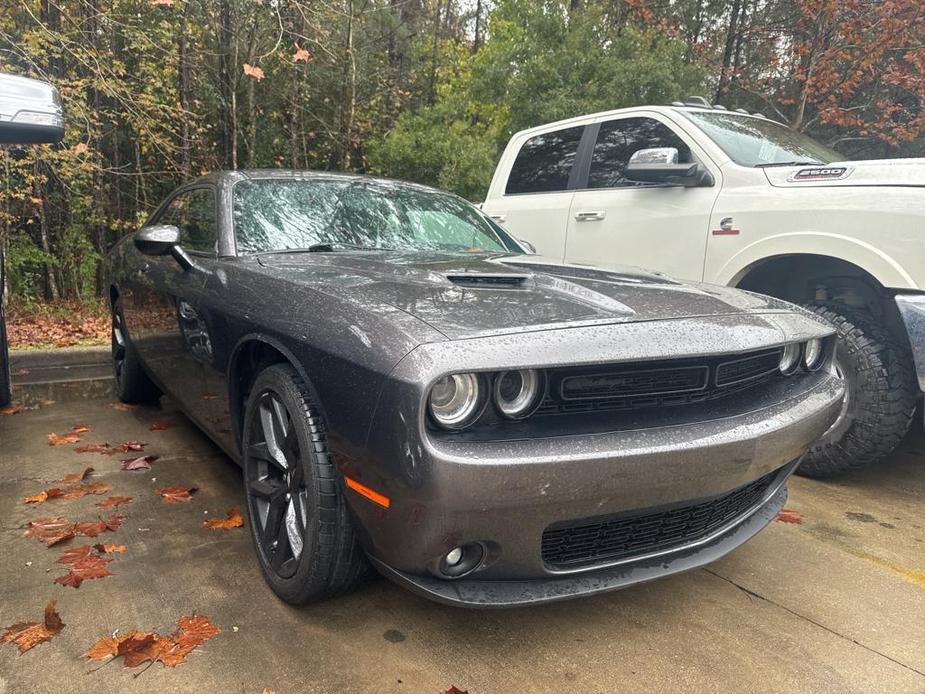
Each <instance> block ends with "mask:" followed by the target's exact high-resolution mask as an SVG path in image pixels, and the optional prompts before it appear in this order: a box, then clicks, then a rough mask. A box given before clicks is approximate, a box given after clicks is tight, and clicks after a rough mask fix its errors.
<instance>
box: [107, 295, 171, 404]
mask: <svg viewBox="0 0 925 694" xmlns="http://www.w3.org/2000/svg"><path fill="white" fill-rule="evenodd" d="M110 337H111V343H112V369H113V375H114V376H115V379H116V396H117V397H118V398H119V400H121V401H122V402H127V403H145V402H153V401H155V400H157V398H158V397H160V394H161V392H160V391H159V390H158V388H157V386H155V385H154V383H152V382H151V379H150V378H148V375H147V374H146V373H145V370H144V367H142V365H141V361H140V360H139V359H138V353H137V352H136V351H135V346H134V345H133V344H132V341H131V340H130V339H129V337H128V333H127V332H126V330H125V318H124V317H123V315H122V302H121V301H120V300H118V299H116V301H115V303H114V304H113V306H112V330H111V332H110Z"/></svg>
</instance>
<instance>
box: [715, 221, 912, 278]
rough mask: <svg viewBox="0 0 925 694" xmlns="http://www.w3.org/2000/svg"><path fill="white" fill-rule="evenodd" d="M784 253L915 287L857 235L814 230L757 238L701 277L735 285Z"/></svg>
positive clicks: (898, 267)
mask: <svg viewBox="0 0 925 694" xmlns="http://www.w3.org/2000/svg"><path fill="white" fill-rule="evenodd" d="M785 256H811V257H814V258H820V259H822V258H826V259H830V260H833V261H841V262H843V263H846V264H847V265H851V266H854V267H856V268H858V269H859V270H861V271H862V272H864V273H866V274H867V275H869V276H870V277H872V278H873V279H875V280H876V281H877V283H878V284H879V285H880V286H882V287H891V288H894V289H917V288H918V287H917V285H916V283H915V280H913V279H912V277H911V276H910V275H909V273H908V272H907V271H906V270H905V268H903V267H902V266H901V265H900V264H899V263H898V262H897V261H896V260H894V259H893V258H892V257H891V256H889V255H887V254H886V253H884V252H883V251H882V250H881V249H879V248H876V247H875V246H873V245H871V244H869V243H865V242H863V241H860V240H859V239H855V238H850V237H846V236H842V235H840V234H830V233H824V232H818V231H795V232H787V233H783V234H776V235H774V236H769V237H765V238H762V239H759V240H758V241H755V242H754V243H752V244H749V245H748V246H746V247H744V248H742V249H741V250H740V251H738V252H737V253H736V254H735V255H733V256H732V257H731V258H729V259H728V260H727V261H726V262H725V264H723V266H722V267H721V268H720V269H719V270H718V271H716V272H715V273H713V276H712V277H707V278H704V279H705V280H706V281H708V282H714V283H716V284H724V285H727V286H733V287H738V286H740V283H741V281H742V279H743V278H744V277H745V276H746V275H748V274H750V273H751V272H752V271H753V270H754V269H755V268H756V267H757V266H760V265H761V264H763V263H765V262H767V261H769V260H772V259H775V258H780V257H785Z"/></svg>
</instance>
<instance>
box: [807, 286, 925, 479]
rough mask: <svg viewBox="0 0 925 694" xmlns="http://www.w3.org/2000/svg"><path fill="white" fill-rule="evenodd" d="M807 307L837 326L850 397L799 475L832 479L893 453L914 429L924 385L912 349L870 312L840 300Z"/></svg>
mask: <svg viewBox="0 0 925 694" xmlns="http://www.w3.org/2000/svg"><path fill="white" fill-rule="evenodd" d="M805 308H807V309H809V310H810V311H812V312H814V313H815V314H817V315H819V316H820V317H822V318H824V319H826V320H827V321H829V322H830V323H832V324H833V325H834V326H835V328H836V330H837V347H836V366H837V368H838V370H839V371H840V372H841V375H842V376H843V377H844V379H845V385H846V396H845V397H846V400H845V404H844V406H843V407H842V412H841V414H840V415H839V418H838V420H837V421H836V422H835V424H834V425H832V428H831V429H829V431H827V432H826V433H825V434H824V435H823V436H822V438H821V439H819V441H817V442H816V444H815V445H814V446H813V447H812V448H811V449H810V451H809V453H807V454H806V457H805V458H804V459H803V462H802V463H801V464H800V467H799V468H798V469H797V474H800V475H803V476H805V477H817V478H819V477H831V476H833V475H838V474H842V473H845V472H848V471H850V470H854V469H857V468H860V467H863V466H866V465H871V464H873V463H876V462H877V461H878V460H880V459H881V458H883V457H884V456H886V455H888V454H890V453H892V452H893V450H894V449H895V448H896V446H898V445H899V443H900V441H902V439H903V437H904V436H905V435H906V432H908V431H909V426H910V424H911V423H912V415H913V412H914V411H915V401H916V397H917V390H918V389H917V387H916V379H915V374H914V373H913V371H912V368H911V363H912V357H911V355H909V354H907V351H908V350H904V349H903V348H902V346H901V345H899V344H898V343H897V342H896V341H895V340H894V339H893V338H892V336H891V335H890V334H889V332H887V331H886V330H885V329H884V328H883V327H881V326H880V325H879V324H877V323H876V322H875V321H874V320H873V319H872V318H871V317H870V316H869V315H867V314H866V313H865V312H863V311H861V310H859V309H854V308H851V307H848V306H845V305H843V304H838V303H835V302H816V303H812V304H808V305H806V306H805Z"/></svg>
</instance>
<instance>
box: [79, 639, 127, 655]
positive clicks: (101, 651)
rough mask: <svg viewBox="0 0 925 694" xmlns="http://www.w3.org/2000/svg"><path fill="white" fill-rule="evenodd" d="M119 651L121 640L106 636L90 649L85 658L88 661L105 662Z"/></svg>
mask: <svg viewBox="0 0 925 694" xmlns="http://www.w3.org/2000/svg"><path fill="white" fill-rule="evenodd" d="M118 649H119V639H114V638H110V637H108V636H104V637H103V638H101V639H100V640H99V641H97V642H96V643H94V644H93V645H92V646H90V649H89V650H88V651H87V652H86V653H84V655H83V657H84V658H86V659H87V660H105V659H106V658H109V657H111V656H114V655H115V654H116V652H117V651H118Z"/></svg>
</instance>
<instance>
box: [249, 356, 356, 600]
mask: <svg viewBox="0 0 925 694" xmlns="http://www.w3.org/2000/svg"><path fill="white" fill-rule="evenodd" d="M242 450H243V460H244V491H245V494H246V496H247V512H248V517H249V521H250V523H249V525H250V529H251V537H252V538H253V540H254V548H255V550H256V552H257V560H258V562H259V564H260V568H261V570H262V571H263V575H264V577H265V578H266V581H267V583H268V584H269V586H270V588H271V589H272V590H273V592H274V593H276V595H278V596H279V597H280V598H281V599H282V600H284V601H286V602H288V603H290V604H292V605H301V604H305V603H310V602H318V601H321V600H326V599H328V598H331V597H334V596H336V595H339V594H341V593H344V592H347V591H349V590H350V589H352V588H353V587H354V586H356V585H357V584H358V583H359V582H361V581H362V580H363V578H364V577H365V576H366V575H367V574H368V572H369V563H368V561H367V559H366V555H365V554H364V552H363V550H362V549H361V548H360V545H359V543H358V541H357V538H356V534H355V533H354V530H353V525H352V523H351V519H350V516H349V513H348V510H347V504H346V502H345V500H344V498H343V494H342V491H341V488H340V487H339V485H338V484H337V480H336V475H335V469H334V464H333V461H332V459H331V456H330V454H329V453H328V449H327V438H326V435H325V425H324V421H323V420H322V418H321V414H320V412H319V410H318V408H317V406H316V404H315V403H314V401H313V398H312V395H311V392H310V391H309V389H308V387H307V386H306V384H305V382H304V381H303V380H302V378H301V377H300V376H299V375H298V373H296V371H295V369H293V368H292V367H291V366H289V365H286V364H274V365H272V366H269V367H267V368H266V369H264V370H263V371H262V372H261V373H260V374H259V375H258V376H257V379H256V381H255V383H254V386H253V388H252V389H251V392H250V395H249V397H248V401H247V407H246V410H245V414H244V427H243V442H242Z"/></svg>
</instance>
